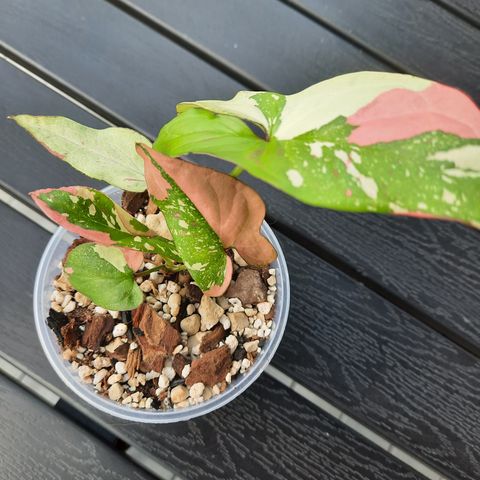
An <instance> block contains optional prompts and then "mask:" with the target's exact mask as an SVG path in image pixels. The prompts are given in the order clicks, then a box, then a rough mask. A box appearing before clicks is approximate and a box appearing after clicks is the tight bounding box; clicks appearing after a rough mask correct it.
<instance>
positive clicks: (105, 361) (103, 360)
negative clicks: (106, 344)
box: [93, 357, 112, 370]
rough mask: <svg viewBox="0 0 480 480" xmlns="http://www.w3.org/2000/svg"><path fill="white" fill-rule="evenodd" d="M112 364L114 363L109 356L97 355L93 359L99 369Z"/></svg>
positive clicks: (94, 364)
mask: <svg viewBox="0 0 480 480" xmlns="http://www.w3.org/2000/svg"><path fill="white" fill-rule="evenodd" d="M111 364H112V361H111V360H110V358H108V357H97V358H96V359H95V360H94V361H93V366H94V368H96V369H97V370H100V369H102V368H105V367H110V365H111Z"/></svg>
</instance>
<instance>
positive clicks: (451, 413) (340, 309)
mask: <svg viewBox="0 0 480 480" xmlns="http://www.w3.org/2000/svg"><path fill="white" fill-rule="evenodd" d="M0 215H1V218H2V219H4V222H5V224H6V225H8V226H9V228H8V232H7V233H6V235H4V236H3V238H2V240H1V241H2V244H1V245H0V246H1V248H2V251H3V252H4V256H2V259H1V260H0V262H1V263H0V266H1V268H2V269H3V271H4V272H5V275H6V278H9V279H11V281H10V282H9V283H8V284H7V285H6V286H5V287H4V288H3V289H1V290H0V305H2V318H1V319H0V321H1V322H2V323H3V325H4V328H3V329H2V331H3V335H2V336H0V350H2V351H4V352H5V353H7V354H8V355H10V356H12V357H14V358H15V359H17V360H18V361H19V362H21V363H23V364H25V365H27V366H28V367H29V368H31V369H32V370H33V371H34V372H35V373H37V374H39V375H41V376H42V377H43V378H46V379H47V381H50V382H53V383H54V384H55V385H60V383H59V379H57V378H56V377H55V374H54V373H53V371H52V370H51V369H50V367H49V366H48V365H47V363H46V360H45V359H44V356H43V353H42V352H41V349H40V345H39V342H38V339H37V337H36V334H35V331H34V329H33V328H32V325H33V319H32V313H31V300H32V299H31V293H30V292H31V288H32V283H33V273H34V270H35V268H36V265H37V262H38V259H39V256H40V252H41V250H42V248H43V245H44V244H45V243H46V241H47V238H48V234H47V233H45V232H43V231H42V230H41V229H40V228H39V227H37V226H36V225H34V224H32V223H30V222H28V221H27V220H25V218H22V217H21V216H20V215H19V214H17V213H16V212H13V211H12V210H11V209H9V208H8V207H6V206H4V205H1V204H0ZM281 240H282V243H283V245H284V248H285V251H286V252H289V253H288V255H289V258H288V260H289V265H290V272H291V284H292V288H293V296H292V313H291V315H290V320H289V324H288V327H287V331H286V333H285V337H284V339H283V342H282V344H281V347H280V350H279V352H278V353H277V355H276V356H275V357H274V361H273V364H274V365H275V366H276V367H277V368H280V369H281V370H283V371H285V372H287V373H288V374H289V375H291V376H292V377H294V378H295V379H296V380H298V381H299V382H300V383H301V384H303V385H305V386H307V387H308V388H310V389H312V390H314V391H316V392H317V393H318V394H319V395H320V396H322V397H325V396H328V398H329V399H330V400H331V401H332V402H333V403H334V404H336V405H341V406H342V408H344V410H345V411H346V412H347V413H349V414H351V415H353V416H355V417H356V418H357V419H358V420H359V421H361V422H362V423H367V424H369V425H370V426H371V427H373V428H374V429H376V430H377V431H379V432H380V433H381V434H383V435H384V436H386V437H387V438H389V439H390V440H391V441H393V442H395V443H396V444H399V445H401V446H402V447H404V448H406V449H407V450H410V451H411V452H413V453H414V454H416V455H417V456H419V457H420V458H422V460H423V461H425V462H428V463H430V464H432V465H434V466H435V467H436V468H438V469H440V470H443V471H446V472H450V473H453V474H454V475H455V476H456V477H458V478H465V479H474V478H475V471H477V469H478V468H480V452H479V449H478V445H479V444H480V426H479V425H480V406H479V404H478V402H477V401H476V399H477V398H478V396H479V395H480V362H478V361H476V360H475V359H474V358H473V357H471V356H469V355H467V354H465V353H464V352H462V351H461V350H460V349H458V348H457V347H455V346H453V345H451V344H450V343H449V342H448V341H446V340H445V339H443V338H441V337H439V336H438V335H436V334H435V333H433V332H431V331H429V330H426V329H424V328H423V327H420V326H417V327H415V326H413V325H411V319H409V318H408V317H407V316H406V315H403V314H402V313H401V312H398V311H397V310H396V309H395V308H394V307H392V306H391V305H389V304H388V303H387V302H385V301H383V300H381V299H378V298H376V297H375V296H374V295H372V294H371V292H369V291H368V290H367V289H365V288H363V287H361V286H359V285H356V284H355V283H354V282H352V281H351V280H350V279H348V278H347V277H345V276H344V275H342V274H339V273H338V272H337V271H335V270H334V269H332V268H331V267H329V266H328V265H326V264H324V263H323V262H321V261H319V260H318V259H316V258H315V257H314V256H313V255H311V254H308V253H306V252H305V251H303V250H302V249H301V248H300V247H298V245H295V244H292V243H291V242H288V241H286V239H284V238H281ZM20 256H21V258H22V261H21V262H18V264H16V265H13V264H12V262H10V260H9V259H11V258H18V257H20ZM312 279H313V281H312ZM19 291H22V292H25V293H24V294H23V295H21V296H19V295H18V294H16V292H19ZM12 318H15V323H14V328H5V327H6V326H7V325H12V323H11V319H12ZM5 322H8V323H5ZM300 345H301V346H302V347H301V348H300V347H299V346H300ZM262 381H263V380H262ZM257 383H258V382H257ZM269 388H270V387H269ZM278 388H280V387H278ZM285 395H287V394H285ZM289 395H290V394H289ZM262 396H263V394H262ZM243 401H244V399H243V396H242V398H241V399H240V400H238V401H237V402H239V405H243V403H242V402H243ZM237 402H236V403H235V404H233V405H237ZM255 402H256V400H255ZM304 403H305V405H306V402H304ZM238 408H240V410H241V412H242V413H241V414H239V415H241V416H243V417H245V421H246V422H247V425H248V424H250V423H251V422H250V419H251V417H250V416H249V414H248V413H247V412H248V411H249V410H248V409H247V408H246V407H243V406H238ZM265 408H266V407H265ZM268 408H269V411H270V409H271V410H273V411H276V410H278V409H280V410H281V408H283V407H281V405H276V406H275V405H274V404H272V405H271V406H269V407H268ZM285 408H289V407H285ZM305 408H307V407H305ZM229 411H231V410H229ZM292 411H294V409H293V407H292ZM222 412H223V410H222ZM317 413H318V412H317ZM269 415H271V413H269ZM318 415H320V413H318ZM208 418H209V417H208ZM301 418H302V416H301V415H299V417H297V418H296V419H295V422H300V419H301ZM303 418H304V420H303V422H304V423H306V424H310V423H311V422H312V418H310V416H308V415H307V416H306V417H303ZM102 419H103V420H104V421H106V422H108V423H109V424H112V425H115V426H116V427H118V428H120V430H121V432H122V434H123V435H124V437H126V438H127V440H129V441H131V439H132V438H134V441H135V442H136V443H139V444H140V445H141V446H142V447H143V448H145V449H147V450H149V451H150V450H151V449H157V448H158V449H164V448H165V441H162V442H161V441H160V440H158V442H159V443H157V442H156V441H155V442H153V441H152V440H151V438H150V435H153V432H156V434H157V435H160V434H163V432H165V431H166V430H165V429H166V428H167V427H162V428H161V429H160V428H158V427H148V428H150V430H148V431H149V432H150V433H149V435H145V436H144V441H143V443H142V435H141V434H137V433H136V429H135V430H134V429H132V428H131V427H130V426H129V424H128V422H121V421H119V420H118V419H113V418H109V417H106V416H103V417H102ZM222 419H223V420H221V421H219V423H222V422H227V420H228V417H222ZM212 421H214V422H216V421H215V420H212ZM198 422H199V424H200V425H203V423H202V422H203V421H202V420H199V421H198ZM194 425H196V423H194ZM214 425H215V426H217V423H214ZM300 425H301V423H299V424H298V426H297V428H298V429H299V430H301V428H303V427H301V426H300ZM142 428H147V427H142ZM178 428H180V426H178ZM189 428H192V429H193V430H192V432H197V433H198V434H199V435H200V432H202V429H201V428H200V427H198V426H193V427H189ZM205 428H206V427H205ZM224 428H226V429H227V431H235V432H237V434H238V435H240V436H241V439H240V440H239V439H238V438H236V440H235V442H240V445H241V444H242V442H243V441H245V440H242V439H244V438H245V433H244V430H242V429H240V430H239V431H237V430H238V429H239V427H235V428H233V427H231V425H230V424H228V423H227V424H226V426H225V427H224ZM242 428H243V429H245V428H246V425H245V426H243V427H242ZM266 428H267V426H266V425H264V424H262V425H260V426H258V432H257V434H258V435H260V438H261V433H260V432H262V431H264V430H265V429H266ZM268 428H269V429H271V427H268ZM142 431H145V430H142ZM167 431H168V430H167ZM178 431H180V432H183V433H182V435H187V433H185V431H184V430H181V429H180V430H177V432H178ZM208 431H210V432H211V433H202V434H201V436H200V438H203V436H204V435H205V436H206V438H211V436H214V433H213V432H214V431H213V430H208ZM304 432H305V431H304ZM303 434H304V433H303ZM310 434H311V435H314V434H313V433H311V432H310ZM172 435H173V434H172ZM225 435H226V433H225ZM230 435H233V433H230ZM271 435H272V438H278V439H279V442H280V441H281V442H284V441H287V440H286V439H287V438H290V435H291V433H290V431H287V432H286V433H285V432H284V433H282V430H276V431H275V432H272V433H271ZM282 435H283V436H282ZM187 437H188V438H191V439H192V440H191V441H193V439H194V438H195V435H194V433H190V434H188V435H187ZM179 438H181V439H184V437H182V436H180V437H179ZM227 438H231V439H232V440H231V441H232V442H234V440H233V439H234V437H230V436H228V435H227ZM164 440H165V439H164ZM179 441H180V440H179ZM182 442H183V440H182ZM185 442H186V443H185V444H183V443H182V445H183V447H182V448H185V449H186V450H191V445H190V444H189V443H188V442H187V441H186V440H185ZM201 442H205V444H206V446H205V448H210V447H209V443H208V442H207V441H206V440H202V441H201ZM225 442H226V440H225ZM235 442H234V444H235V445H237V443H235ZM171 443H173V442H172V441H171V440H169V442H167V445H170V444H171ZM227 443H228V442H227ZM157 445H159V446H157ZM187 447H188V448H187ZM171 448H172V449H174V446H172V447H171ZM175 448H178V446H177V447H175ZM228 448H232V447H228V445H227V444H226V445H225V447H224V449H226V450H227V451H228ZM215 450H218V448H217V447H215V448H214V449H213V450H212V451H215ZM155 452H157V450H155ZM178 453H179V451H178V450H176V451H174V452H173V453H172V450H166V451H164V452H163V456H161V459H162V460H165V461H166V462H168V463H169V465H170V466H172V468H173V467H174V464H173V463H171V462H173V459H174V458H177V457H178ZM274 453H275V451H273V452H272V454H274ZM263 454H264V455H265V453H263ZM304 454H305V455H306V456H310V455H312V453H311V452H310V451H309V450H308V449H306V450H305V452H304ZM209 455H210V454H209ZM233 457H234V454H233V453H232V452H230V453H229V454H228V456H227V457H226V458H225V463H222V467H221V468H227V467H228V465H235V468H247V467H242V461H243V460H242V458H244V457H240V458H239V459H238V461H239V465H237V464H233V463H232V462H233V460H232V458H233ZM185 458H186V457H181V456H180V457H179V458H178V459H177V461H178V462H179V463H177V464H176V466H175V469H176V470H177V471H179V472H181V471H182V470H183V468H185V465H184V464H183V462H185V463H188V461H189V460H188V461H187V460H186V459H185ZM182 459H183V460H182ZM250 461H253V460H252V459H250ZM271 461H273V460H271ZM315 461H316V460H315ZM322 461H323V460H322ZM195 465H196V464H192V468H194V467H195ZM207 467H208V465H204V466H203V467H202V468H203V469H207ZM195 468H196V467H195ZM210 468H211V465H210ZM228 468H234V467H233V466H231V467H228ZM252 468H253V467H252ZM256 468H258V465H257V467H256ZM202 475H203V473H202ZM239 478H241V477H239ZM260 478H261V477H260ZM386 478H388V477H386Z"/></svg>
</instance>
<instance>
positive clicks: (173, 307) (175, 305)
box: [168, 293, 182, 317]
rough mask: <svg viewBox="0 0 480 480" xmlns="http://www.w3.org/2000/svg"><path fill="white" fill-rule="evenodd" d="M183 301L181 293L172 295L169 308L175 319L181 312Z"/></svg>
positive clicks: (169, 299)
mask: <svg viewBox="0 0 480 480" xmlns="http://www.w3.org/2000/svg"><path fill="white" fill-rule="evenodd" d="M181 301H182V297H181V296H180V294H179V293H172V294H171V295H170V297H169V298H168V306H169V307H170V312H169V313H170V314H171V315H172V316H174V317H176V316H177V315H178V312H180V303H181Z"/></svg>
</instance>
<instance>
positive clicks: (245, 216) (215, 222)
mask: <svg viewBox="0 0 480 480" xmlns="http://www.w3.org/2000/svg"><path fill="white" fill-rule="evenodd" d="M145 149H146V150H147V151H148V152H149V153H150V155H151V156H152V157H153V158H154V159H155V161H156V162H158V163H159V164H160V165H161V166H162V168H163V169H164V170H165V171H166V172H167V174H168V175H170V176H171V177H172V178H173V179H174V180H175V182H176V183H177V184H178V186H179V187H180V188H181V189H182V190H183V191H184V192H185V194H186V195H187V196H188V197H189V198H190V200H191V201H192V202H193V203H194V204H195V206H196V207H197V209H198V210H199V211H200V213H201V214H202V215H203V216H204V217H205V219H206V220H207V222H208V223H209V225H210V226H211V227H212V229H213V230H214V231H215V233H216V234H217V235H218V236H219V237H220V239H221V241H222V243H223V245H224V247H225V248H229V247H235V248H236V249H237V251H238V253H239V254H240V255H241V256H242V257H243V258H244V259H245V261H246V262H247V263H249V264H250V265H268V264H270V263H271V262H272V261H273V260H275V258H276V256H277V253H276V251H275V249H274V248H273V246H272V245H271V244H270V242H269V241H268V240H267V239H266V238H265V237H264V236H263V235H261V233H260V226H261V224H262V222H263V219H264V217H265V204H264V203H263V200H262V199H261V198H260V196H259V195H258V194H257V192H255V190H253V189H252V188H250V187H249V186H247V185H245V184H244V183H243V182H241V181H239V180H237V179H236V178H233V177H230V176H229V175H226V174H224V173H221V172H217V171H216V170H213V169H211V168H207V167H202V166H199V165H196V164H194V163H191V162H188V161H185V160H180V159H178V158H170V157H167V156H166V155H163V154H162V153H160V152H156V151H155V150H153V149H151V148H149V147H145ZM137 152H138V154H139V155H141V156H142V157H143V159H144V160H145V178H146V180H147V185H148V190H149V192H150V193H151V194H152V195H153V196H155V197H156V198H158V199H163V198H165V197H166V195H167V190H168V188H169V185H168V183H167V182H166V181H165V180H164V179H163V178H161V177H160V176H159V175H158V173H157V170H156V168H155V166H154V165H153V164H152V162H151V161H150V159H149V158H148V156H147V155H146V154H145V153H144V152H143V151H142V149H141V148H138V147H137Z"/></svg>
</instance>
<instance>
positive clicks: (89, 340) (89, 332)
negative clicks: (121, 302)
mask: <svg viewBox="0 0 480 480" xmlns="http://www.w3.org/2000/svg"><path fill="white" fill-rule="evenodd" d="M113 324H114V320H113V318H112V316H111V315H110V314H104V315H98V314H95V315H92V317H91V318H90V320H89V321H87V323H86V326H85V331H84V332H83V335H82V346H83V347H86V348H89V349H90V350H96V349H97V348H99V347H100V345H102V344H103V342H104V340H105V337H106V336H107V335H108V334H109V333H110V332H111V331H112V329H113Z"/></svg>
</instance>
